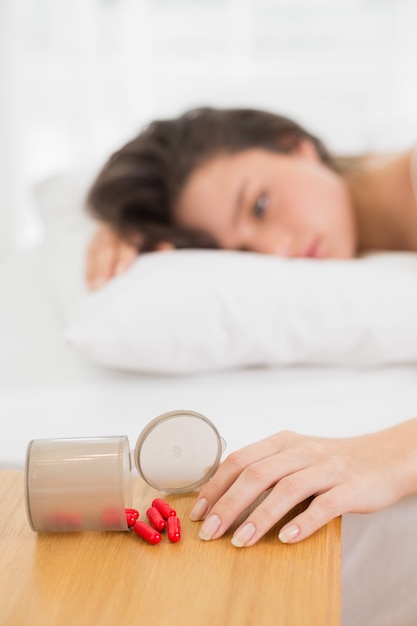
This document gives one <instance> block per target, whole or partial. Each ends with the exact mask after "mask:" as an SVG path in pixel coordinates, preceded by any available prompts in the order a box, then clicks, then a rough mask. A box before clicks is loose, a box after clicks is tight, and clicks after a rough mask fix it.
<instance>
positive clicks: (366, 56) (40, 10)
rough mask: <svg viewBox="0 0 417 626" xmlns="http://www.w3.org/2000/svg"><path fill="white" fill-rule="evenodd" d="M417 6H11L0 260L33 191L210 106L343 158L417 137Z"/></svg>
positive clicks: (45, 0)
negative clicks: (258, 111)
mask: <svg viewBox="0 0 417 626" xmlns="http://www.w3.org/2000/svg"><path fill="white" fill-rule="evenodd" d="M416 23H417V3H416V2H415V1H414V0H396V1H395V2H394V1H393V0H71V2H69V1H68V0H0V46H1V47H0V53H1V59H0V253H1V251H3V253H4V251H5V250H6V249H7V248H10V246H11V245H12V244H13V245H26V244H28V243H30V242H31V241H32V242H33V241H34V240H35V239H36V238H37V237H38V236H39V232H40V231H39V228H38V225H37V222H36V216H35V214H34V212H33V208H32V206H31V202H30V195H29V190H30V186H31V184H32V183H33V182H34V181H36V180H38V179H39V178H43V177H45V176H47V175H49V174H53V173H55V172H57V171H62V170H66V169H74V168H83V167H85V166H87V165H90V164H91V163H100V162H101V161H102V160H104V159H105V158H106V156H107V155H108V154H109V152H110V151H111V150H113V149H114V148H116V147H117V146H118V145H119V144H121V143H122V142H124V141H125V140H126V139H128V138H129V137H130V136H131V135H132V134H133V133H135V132H136V131H137V130H138V129H139V128H140V127H141V126H142V125H143V124H144V123H146V122H147V121H148V120H150V119H151V118H154V117H159V116H167V115H175V114H177V113H179V112H181V111H183V110H184V109H186V108H188V107H190V106H195V105H201V104H213V105H219V106H229V105H230V106H245V105H251V106H257V107H264V108H269V109H273V110H276V111H280V112H283V113H286V114H288V115H291V116H293V117H295V118H296V119H297V120H298V121H300V122H302V123H305V124H307V125H309V126H310V127H311V129H312V130H313V131H315V132H317V133H318V134H320V135H321V136H322V137H323V138H324V139H325V140H326V141H327V142H328V143H329V144H330V146H331V147H332V148H333V149H335V150H339V151H344V152H357V151H361V150H365V149H379V148H381V149H389V148H400V147H405V146H408V145H409V144H411V143H412V142H413V141H415V140H416V138H417V114H416V111H417V81H416V80H415V59H416V58H417V37H416V36H415V24H416Z"/></svg>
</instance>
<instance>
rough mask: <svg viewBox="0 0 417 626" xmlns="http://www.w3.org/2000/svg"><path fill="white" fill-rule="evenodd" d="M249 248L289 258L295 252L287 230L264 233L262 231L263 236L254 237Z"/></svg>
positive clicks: (292, 240) (291, 238)
mask: <svg viewBox="0 0 417 626" xmlns="http://www.w3.org/2000/svg"><path fill="white" fill-rule="evenodd" d="M251 249H252V250H253V251H254V252H260V253H262V254H272V255H275V256H281V257H284V258H291V257H293V256H294V254H295V252H294V239H293V237H292V236H291V235H290V233H287V232H280V233H273V232H268V233H266V234H265V233H264V234H263V236H259V237H257V238H256V237H254V238H253V241H252V245H251Z"/></svg>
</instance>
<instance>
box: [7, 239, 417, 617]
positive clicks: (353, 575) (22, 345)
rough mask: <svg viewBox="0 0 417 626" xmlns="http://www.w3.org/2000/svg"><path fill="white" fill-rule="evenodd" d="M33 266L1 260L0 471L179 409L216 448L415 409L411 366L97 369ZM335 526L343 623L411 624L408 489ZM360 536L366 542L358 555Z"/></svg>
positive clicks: (413, 580)
mask: <svg viewBox="0 0 417 626" xmlns="http://www.w3.org/2000/svg"><path fill="white" fill-rule="evenodd" d="M39 267H40V266H39V264H38V253H37V251H36V250H35V251H32V252H29V253H26V254H21V255H18V256H16V257H13V258H10V259H8V260H7V261H3V263H2V264H1V265H0V415H1V427H0V428H1V431H0V435H1V436H0V468H22V467H23V466H24V459H25V451H26V446H27V443H28V442H29V440H30V439H32V438H42V437H78V436H95V435H98V436H100V435H110V434H127V435H128V436H129V439H130V442H131V445H132V447H133V446H134V443H135V441H136V438H137V436H138V435H139V433H140V431H141V430H142V428H143V427H144V426H145V425H146V424H147V422H149V421H150V420H151V419H153V418H154V417H155V416H157V415H159V414H160V413H163V412H165V411H169V410H173V409H179V408H183V409H193V410H196V411H199V412H201V413H203V414H205V415H206V416H207V417H209V418H210V419H211V420H212V421H213V422H214V423H215V424H216V426H217V427H218V429H219V431H220V433H221V434H222V436H223V437H224V438H225V439H226V441H227V451H231V450H234V449H236V448H239V447H240V446H242V445H244V444H247V443H249V442H251V441H254V440H255V439H259V438H261V437H264V436H267V435H268V434H271V433H273V432H275V431H277V430H279V429H283V428H289V429H292V430H296V431H298V432H304V433H311V434H320V435H329V436H344V435H353V434H360V433H364V432H368V431H372V430H376V429H379V428H383V427H385V426H388V425H391V424H394V423H396V422H399V421H402V420H405V419H408V418H410V417H414V416H416V415H417V366H416V367H395V368H381V369H363V370H357V371H354V370H345V369H321V368H314V369H313V368H289V369H257V370H242V371H234V372H233V371H232V372H224V373H218V374H210V375H199V376H187V377H162V376H144V375H137V374H127V373H124V372H112V371H109V370H104V369H103V370H102V369H100V368H98V367H95V366H93V365H91V364H89V363H87V362H85V361H83V360H82V357H81V356H80V355H78V354H77V353H75V352H74V351H72V350H71V349H70V348H69V347H67V346H66V345H65V344H64V342H63V339H62V324H61V320H60V319H59V317H58V314H57V312H56V308H55V306H54V303H53V301H52V299H51V297H50V295H49V292H48V288H47V285H46V283H45V281H44V278H43V276H42V275H41V274H40V271H39ZM398 528H401V532H400V535H399V534H398V531H397V530H396V529H398ZM344 533H345V535H344V537H345V538H344V557H343V564H344V565H343V571H344V591H343V599H344V616H345V620H344V625H345V626H348V625H349V626H350V625H352V626H353V625H355V626H361V625H362V624H363V625H364V626H365V624H366V626H373V625H375V626H377V625H378V626H385V625H386V626H408V625H410V626H411V624H415V623H417V547H416V546H417V540H416V539H417V498H411V499H409V500H407V501H404V502H402V503H399V505H397V506H396V507H392V508H391V509H390V510H389V511H388V512H382V513H379V514H376V515H370V516H355V515H349V516H346V518H345V521H344ZM361 537H362V538H363V537H367V538H368V539H367V540H364V539H363V540H362V544H361V545H362V547H361V549H360V552H359V553H358V545H359V539H360V538H361ZM365 550H369V551H370V553H371V556H369V558H368V557H367V558H364V557H365ZM390 551H391V552H390ZM358 554H359V555H358ZM390 554H392V558H394V554H395V555H397V556H396V557H395V558H396V559H397V560H396V571H395V576H390V575H389V574H390V571H389V568H388V564H387V562H386V558H388V556H389V555H390ZM361 555H362V556H361ZM378 555H382V556H381V558H382V562H381V564H380V565H379V566H378ZM383 555H385V557H384V556H383ZM387 568H388V569H387ZM365 581H366V589H367V592H366V593H363V591H361V590H363V588H364V584H365ZM400 607H401V611H402V613H400V612H399V611H400ZM300 626H301V625H300Z"/></svg>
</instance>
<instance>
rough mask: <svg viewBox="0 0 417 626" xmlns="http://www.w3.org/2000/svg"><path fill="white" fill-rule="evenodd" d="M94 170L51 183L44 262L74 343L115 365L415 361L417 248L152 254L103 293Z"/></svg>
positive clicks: (178, 369)
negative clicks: (92, 258)
mask: <svg viewBox="0 0 417 626" xmlns="http://www.w3.org/2000/svg"><path fill="white" fill-rule="evenodd" d="M88 181H89V178H88V176H87V178H85V177H84V178H79V177H78V176H75V177H74V176H62V177H57V178H55V179H51V180H49V181H46V182H44V183H43V184H42V185H40V186H39V187H38V189H37V200H38V203H39V207H40V209H41V214H42V218H43V220H44V223H45V228H46V237H45V242H44V244H43V252H44V259H45V269H46V271H47V273H48V278H49V283H50V286H51V289H52V291H53V293H54V295H55V297H56V301H57V303H58V306H59V309H60V311H61V313H62V315H63V319H64V322H65V339H66V341H67V342H68V343H69V344H70V345H71V346H73V347H74V348H76V349H77V350H79V351H80V352H82V353H83V354H85V355H86V356H87V357H88V358H89V359H91V360H93V361H95V362H96V363H99V364H101V365H105V366H108V367H113V368H122V369H127V370H136V371H143V372H153V373H172V374H182V373H196V372H203V371H213V370H219V369H227V368H240V367H248V366H277V365H295V364H309V365H311V364H317V365H324V364H326V365H328V364H335V365H349V366H357V365H383V364H395V363H409V362H417V255H414V254H393V253H391V254H375V255H371V256H367V257H364V258H361V259H355V260H351V261H314V260H307V259H300V260H285V259H280V258H277V257H270V256H263V255H258V254H252V253H246V252H230V251H213V250H181V251H174V252H158V253H148V254H144V255H142V256H141V257H139V258H138V260H137V261H136V263H135V264H134V265H133V267H132V268H131V269H130V270H129V271H128V272H126V273H125V274H124V275H121V276H119V277H117V278H114V279H113V280H111V281H110V282H109V283H108V284H107V285H106V286H104V287H103V288H101V289H100V290H98V291H96V292H91V293H90V292H88V291H87V288H86V286H85V283H84V254H85V248H86V244H87V242H88V241H89V239H90V237H91V234H92V232H93V226H94V225H93V222H92V220H90V219H89V218H88V217H87V216H86V215H85V212H84V209H83V206H82V205H83V198H84V194H85V191H86V184H87V182H88Z"/></svg>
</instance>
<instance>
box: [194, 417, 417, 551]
mask: <svg viewBox="0 0 417 626" xmlns="http://www.w3.org/2000/svg"><path fill="white" fill-rule="evenodd" d="M416 437H417V420H411V421H410V422H406V423H404V424H401V425H400V426H396V427H394V428H391V429H388V430H385V431H381V432H379V433H375V434H372V435H364V436H360V437H354V438H350V439H327V438H321V437H309V436H304V435H299V434H296V433H293V432H287V431H285V432H280V433H278V434H276V435H273V436H271V437H268V438H266V439H263V440H262V441H259V442H257V443H254V444H252V445H249V446H247V447H245V448H242V449H241V450H239V451H237V452H234V453H232V454H231V455H230V456H229V457H228V458H227V459H226V460H225V461H224V462H223V463H221V464H220V466H219V468H218V469H217V471H216V473H215V474H214V476H213V477H212V478H211V479H210V480H209V482H208V483H207V484H206V485H205V486H204V487H203V489H202V491H201V493H200V495H199V498H198V500H197V502H196V504H195V506H194V509H193V511H192V512H191V515H190V517H191V519H192V520H194V521H196V520H200V519H204V520H205V521H204V523H203V525H202V528H201V531H200V537H201V538H202V539H205V540H209V539H217V538H218V537H221V536H222V535H223V533H224V532H225V531H226V530H227V529H228V528H229V526H230V525H231V524H232V523H233V522H234V521H235V520H236V518H237V517H238V516H239V515H240V514H242V513H243V512H244V511H246V509H247V508H248V507H249V506H251V505H252V504H253V503H254V502H255V501H256V500H257V499H258V498H259V497H260V496H262V495H263V494H265V493H266V496H265V497H264V499H263V500H262V502H261V503H260V504H258V506H257V507H256V508H255V509H254V510H253V511H252V512H251V513H250V514H249V515H248V517H247V519H246V520H245V522H244V523H243V524H242V525H241V526H240V527H239V528H238V529H237V530H236V532H235V533H234V535H233V538H232V543H233V544H234V545H235V546H237V547H243V546H251V545H253V544H254V543H256V542H257V541H258V539H260V538H261V537H262V536H263V535H264V534H265V533H266V532H267V531H268V530H269V529H270V528H271V527H272V526H273V525H274V524H275V523H276V522H278V521H279V520H280V519H282V517H283V516H284V515H285V514H286V513H288V512H289V511H290V510H291V509H292V508H293V507H294V506H295V505H297V504H299V503H300V502H303V501H304V500H306V499H307V498H309V497H311V496H313V500H312V502H311V503H310V505H309V506H308V507H307V509H306V510H305V511H304V512H302V513H301V514H299V515H297V516H296V517H295V518H294V519H292V520H291V521H290V522H289V523H287V524H286V525H285V526H284V527H283V528H281V530H280V533H279V539H280V540H281V541H282V542H285V543H288V542H296V541H300V540H301V539H305V538H306V537H308V536H309V535H311V534H312V533H313V532H315V531H316V530H318V529H319V528H320V527H321V526H323V525H325V524H326V523H327V522H329V521H330V520H332V519H333V518H335V517H337V516H339V515H341V514H343V513H347V512H356V513H370V512H372V511H376V510H378V509H381V508H384V507H386V506H389V505H390V504H392V503H394V502H395V501H396V500H398V499H400V498H401V497H402V496H404V495H406V494H407V493H412V492H417V453H416V443H415V442H416Z"/></svg>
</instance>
